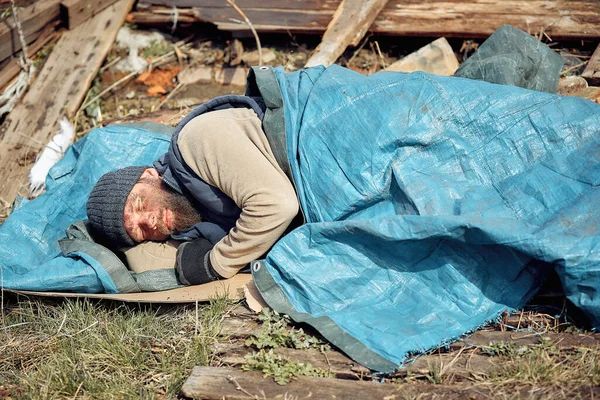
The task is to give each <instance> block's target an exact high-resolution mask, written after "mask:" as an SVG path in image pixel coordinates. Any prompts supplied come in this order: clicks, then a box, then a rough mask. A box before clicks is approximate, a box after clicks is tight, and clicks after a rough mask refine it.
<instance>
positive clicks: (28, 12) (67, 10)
mask: <svg viewBox="0 0 600 400" xmlns="http://www.w3.org/2000/svg"><path fill="white" fill-rule="evenodd" d="M115 1H116V0H41V1H36V2H34V3H33V4H31V5H29V6H27V7H25V8H24V9H22V10H20V11H19V12H18V13H17V18H18V19H19V21H20V23H21V26H22V29H23V37H24V39H25V44H26V45H29V44H31V43H33V42H35V41H36V40H37V39H38V38H39V37H40V35H42V34H44V35H47V34H48V32H47V27H48V26H54V27H56V26H57V25H58V24H59V23H62V24H63V25H64V26H66V27H67V28H68V29H74V28H76V27H77V26H79V25H80V24H82V23H83V22H84V21H87V20H88V19H90V18H91V17H93V16H94V15H96V14H97V13H98V12H100V11H102V10H104V9H105V8H106V7H108V6H110V5H111V4H114V3H115ZM21 47H22V46H21V41H20V40H19V36H18V33H17V29H16V27H15V24H14V22H13V20H12V16H11V17H6V18H5V19H4V21H2V22H1V23H0V62H2V61H4V60H6V59H8V58H10V57H13V56H15V55H16V54H17V52H19V51H20V50H21ZM29 56H31V54H30V55H29ZM0 86H2V85H0Z"/></svg>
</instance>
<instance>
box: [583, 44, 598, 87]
mask: <svg viewBox="0 0 600 400" xmlns="http://www.w3.org/2000/svg"><path fill="white" fill-rule="evenodd" d="M581 76H582V77H584V78H585V80H586V81H588V83H589V84H590V85H595V86H598V85H600V45H598V47H596V51H594V54H592V58H590V61H589V62H588V64H587V66H586V67H585V70H583V72H582V73H581Z"/></svg>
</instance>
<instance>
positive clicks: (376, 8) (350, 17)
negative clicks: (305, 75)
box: [305, 0, 388, 68]
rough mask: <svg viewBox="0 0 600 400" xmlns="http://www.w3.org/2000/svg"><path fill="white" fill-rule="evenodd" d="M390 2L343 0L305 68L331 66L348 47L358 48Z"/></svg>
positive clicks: (382, 0) (386, 0)
mask: <svg viewBox="0 0 600 400" xmlns="http://www.w3.org/2000/svg"><path fill="white" fill-rule="evenodd" d="M387 2H388V0H373V1H369V2H364V1H362V0H343V1H342V2H341V3H340V6H339V7H338V9H337V10H336V11H335V14H334V15H333V18H332V19H331V22H329V25H328V26H327V31H325V34H324V35H323V40H322V41H321V43H320V44H319V46H318V47H317V48H316V50H315V52H314V53H313V55H312V56H311V57H310V59H309V60H308V61H307V62H306V65H305V67H307V68H308V67H314V66H316V65H321V64H322V65H325V66H329V65H331V64H333V63H334V62H335V60H337V59H338V57H339V56H341V55H342V54H343V53H344V50H346V47H348V45H352V46H356V45H357V44H358V43H359V41H360V40H361V39H362V37H363V36H364V35H365V33H366V32H367V30H368V29H369V27H370V26H371V24H372V23H373V21H375V18H377V15H378V14H379V13H380V12H381V10H382V9H383V7H385V5H386V3H387Z"/></svg>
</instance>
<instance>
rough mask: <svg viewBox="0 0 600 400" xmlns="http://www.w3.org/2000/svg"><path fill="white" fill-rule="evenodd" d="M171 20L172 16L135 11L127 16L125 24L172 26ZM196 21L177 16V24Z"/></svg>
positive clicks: (192, 18) (185, 16)
mask: <svg viewBox="0 0 600 400" xmlns="http://www.w3.org/2000/svg"><path fill="white" fill-rule="evenodd" d="M173 19H174V16H173V14H162V13H161V14H158V13H153V12H149V11H135V12H132V13H131V14H129V15H128V16H127V22H129V23H132V24H139V25H160V24H172V23H173ZM196 21H198V19H197V18H196V17H192V16H189V15H179V16H178V17H177V23H178V24H185V23H188V24H189V23H193V22H196Z"/></svg>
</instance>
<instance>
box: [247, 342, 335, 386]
mask: <svg viewBox="0 0 600 400" xmlns="http://www.w3.org/2000/svg"><path fill="white" fill-rule="evenodd" d="M245 358H246V360H247V363H246V364H244V365H243V366H242V369H243V370H244V371H260V372H262V373H263V374H264V375H265V376H272V377H273V379H275V382H277V383H278V384H279V385H285V384H286V383H288V382H289V381H290V380H291V379H293V378H294V377H297V376H314V377H321V378H326V377H329V373H328V372H327V371H326V370H324V369H322V368H313V366H312V365H311V364H310V363H308V364H306V365H305V364H302V363H296V362H293V361H290V360H289V359H288V358H286V357H283V356H280V355H278V354H274V353H273V349H271V350H269V351H265V350H264V349H261V350H259V351H258V352H256V353H250V354H246V356H245Z"/></svg>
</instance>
